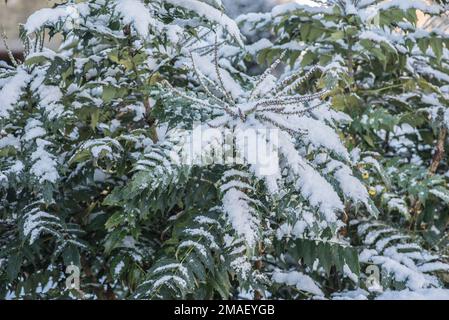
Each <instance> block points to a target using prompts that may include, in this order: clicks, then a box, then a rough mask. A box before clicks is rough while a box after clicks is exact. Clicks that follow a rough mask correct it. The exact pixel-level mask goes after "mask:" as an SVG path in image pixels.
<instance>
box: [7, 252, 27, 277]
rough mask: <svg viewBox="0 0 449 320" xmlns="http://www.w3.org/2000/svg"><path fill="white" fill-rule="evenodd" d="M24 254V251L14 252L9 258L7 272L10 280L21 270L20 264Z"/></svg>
mask: <svg viewBox="0 0 449 320" xmlns="http://www.w3.org/2000/svg"><path fill="white" fill-rule="evenodd" d="M22 260H23V256H22V253H20V252H18V253H15V254H12V255H10V256H9V258H8V266H7V267H6V274H7V276H8V279H9V281H14V280H15V279H16V278H17V275H18V274H19V271H20V266H21V265H22Z"/></svg>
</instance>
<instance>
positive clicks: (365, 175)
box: [362, 172, 369, 180]
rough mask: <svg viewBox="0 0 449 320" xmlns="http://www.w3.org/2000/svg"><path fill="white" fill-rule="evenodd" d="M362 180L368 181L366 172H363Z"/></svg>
mask: <svg viewBox="0 0 449 320" xmlns="http://www.w3.org/2000/svg"><path fill="white" fill-rule="evenodd" d="M362 178H363V179H365V180H366V179H368V178H369V173H368V172H364V173H362Z"/></svg>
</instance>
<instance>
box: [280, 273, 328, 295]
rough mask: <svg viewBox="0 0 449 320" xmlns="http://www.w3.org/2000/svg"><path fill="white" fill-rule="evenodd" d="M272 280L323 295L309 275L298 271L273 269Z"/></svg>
mask: <svg viewBox="0 0 449 320" xmlns="http://www.w3.org/2000/svg"><path fill="white" fill-rule="evenodd" d="M272 280H273V281H274V282H276V283H281V284H287V285H289V286H294V287H296V289H298V290H301V291H304V292H308V293H311V294H313V295H317V296H324V293H323V291H321V289H320V288H319V287H318V286H317V284H316V283H315V281H313V279H312V278H311V277H309V276H308V275H305V274H303V273H301V272H298V271H289V272H282V271H274V272H273V275H272Z"/></svg>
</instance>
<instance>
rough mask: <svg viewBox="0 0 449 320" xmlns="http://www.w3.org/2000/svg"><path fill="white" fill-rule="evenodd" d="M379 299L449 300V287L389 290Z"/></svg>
mask: <svg viewBox="0 0 449 320" xmlns="http://www.w3.org/2000/svg"><path fill="white" fill-rule="evenodd" d="M376 299H377V300H449V289H440V288H430V289H419V290H415V291H411V290H409V289H406V290H402V291H391V290H387V291H385V292H384V293H382V294H381V295H380V296H378V297H377V298H376Z"/></svg>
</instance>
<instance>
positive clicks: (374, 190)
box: [368, 187, 377, 197]
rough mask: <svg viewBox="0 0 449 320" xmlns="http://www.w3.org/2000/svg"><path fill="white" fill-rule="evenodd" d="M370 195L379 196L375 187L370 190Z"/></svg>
mask: <svg viewBox="0 0 449 320" xmlns="http://www.w3.org/2000/svg"><path fill="white" fill-rule="evenodd" d="M368 193H369V194H370V196H373V197H374V196H375V195H376V194H377V191H376V189H374V188H373V187H371V188H369V191H368Z"/></svg>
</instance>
